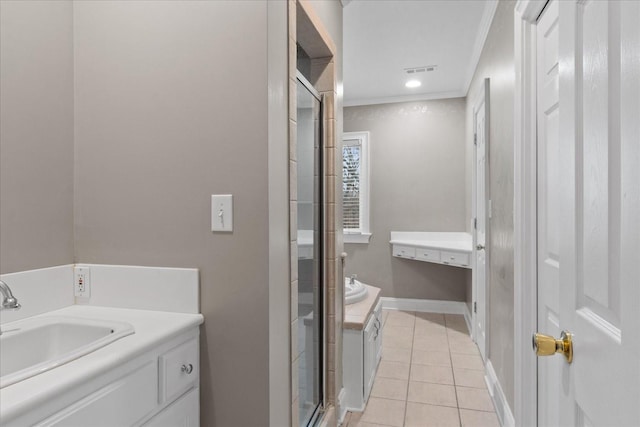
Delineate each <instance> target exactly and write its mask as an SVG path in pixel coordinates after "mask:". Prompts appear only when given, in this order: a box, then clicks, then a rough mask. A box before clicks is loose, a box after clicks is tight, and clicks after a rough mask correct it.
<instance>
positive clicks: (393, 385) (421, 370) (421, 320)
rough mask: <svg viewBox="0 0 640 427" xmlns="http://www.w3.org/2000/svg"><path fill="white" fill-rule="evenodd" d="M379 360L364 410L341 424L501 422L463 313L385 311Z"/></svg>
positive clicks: (471, 426)
mask: <svg viewBox="0 0 640 427" xmlns="http://www.w3.org/2000/svg"><path fill="white" fill-rule="evenodd" d="M383 316H384V326H383V341H382V346H383V351H382V361H381V362H380V366H379V367H378V372H377V374H376V379H375V382H374V384H373V389H372V390H371V396H370V397H369V402H368V403H367V407H366V408H365V410H364V412H353V413H348V414H347V416H346V417H345V420H344V423H343V427H383V426H387V427H431V426H434V427H435V426H438V427H439V426H445V427H449V426H457V427H460V426H463V427H499V425H500V424H499V422H498V418H497V416H496V414H495V410H494V408H493V403H492V401H491V398H490V397H489V393H488V391H487V387H486V384H485V382H484V365H483V363H482V359H481V358H480V353H479V352H478V348H477V347H476V345H475V344H474V343H473V341H471V338H470V337H469V332H468V330H467V325H466V323H465V321H464V317H463V316H460V315H449V314H446V315H445V314H437V313H413V312H406V311H385V312H384V315H383Z"/></svg>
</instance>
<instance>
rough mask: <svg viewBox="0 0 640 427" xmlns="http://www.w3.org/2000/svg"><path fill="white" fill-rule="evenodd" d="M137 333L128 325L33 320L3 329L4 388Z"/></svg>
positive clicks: (0, 383) (0, 376)
mask: <svg viewBox="0 0 640 427" xmlns="http://www.w3.org/2000/svg"><path fill="white" fill-rule="evenodd" d="M133 333H134V329H133V326H131V325H130V324H128V323H124V322H112V321H99V320H88V319H81V318H73V317H62V316H55V317H53V316H51V317H33V318H29V319H25V320H20V321H17V322H12V323H9V324H5V325H3V326H2V335H0V360H1V361H2V362H1V363H0V388H3V387H6V386H8V385H11V384H15V383H17V382H19V381H22V380H25V379H27V378H30V377H32V376H34V375H38V374H41V373H42V372H45V371H48V370H49V369H53V368H55V367H57V366H60V365H62V364H64V363H67V362H70V361H72V360H75V359H77V358H79V357H82V356H84V355H86V354H87V353H91V352H92V351H95V350H97V349H99V348H101V347H104V346H106V345H107V344H110V343H112V342H114V341H115V340H117V339H120V338H122V337H125V336H127V335H131V334H133Z"/></svg>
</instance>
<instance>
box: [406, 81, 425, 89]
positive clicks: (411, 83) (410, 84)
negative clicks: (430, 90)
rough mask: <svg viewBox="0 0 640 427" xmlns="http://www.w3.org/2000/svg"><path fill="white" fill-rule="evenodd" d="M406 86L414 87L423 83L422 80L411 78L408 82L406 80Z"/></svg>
mask: <svg viewBox="0 0 640 427" xmlns="http://www.w3.org/2000/svg"><path fill="white" fill-rule="evenodd" d="M404 85H405V86H406V87H410V88H414V87H420V86H422V83H420V80H409V81H408V82H406V83H405V84H404Z"/></svg>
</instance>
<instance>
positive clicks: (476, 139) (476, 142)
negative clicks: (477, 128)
mask: <svg viewBox="0 0 640 427" xmlns="http://www.w3.org/2000/svg"><path fill="white" fill-rule="evenodd" d="M473 145H478V134H477V133H474V134H473Z"/></svg>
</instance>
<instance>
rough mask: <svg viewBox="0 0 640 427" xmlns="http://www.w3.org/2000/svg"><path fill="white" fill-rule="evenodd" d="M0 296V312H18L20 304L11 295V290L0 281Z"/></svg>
mask: <svg viewBox="0 0 640 427" xmlns="http://www.w3.org/2000/svg"><path fill="white" fill-rule="evenodd" d="M0 294H2V304H0V310H19V309H20V304H19V303H18V300H17V299H16V298H15V297H14V296H13V294H12V293H11V288H9V285H7V284H6V283H5V282H3V281H2V280H0Z"/></svg>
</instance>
